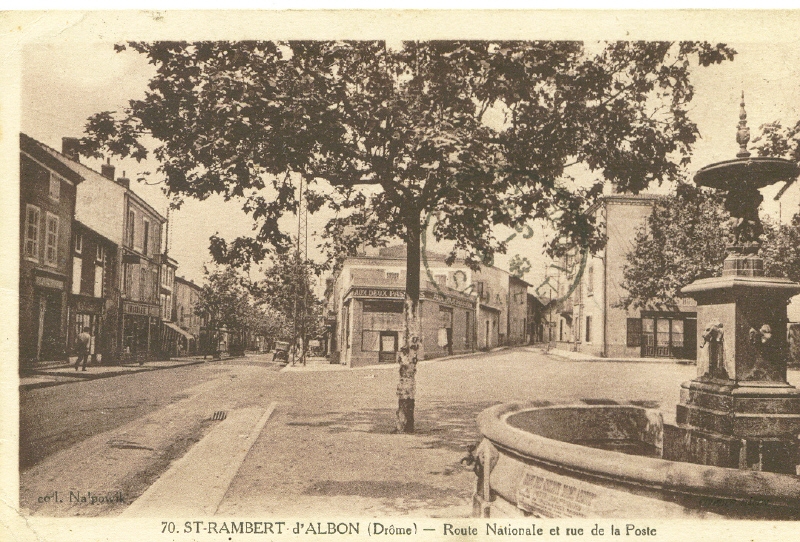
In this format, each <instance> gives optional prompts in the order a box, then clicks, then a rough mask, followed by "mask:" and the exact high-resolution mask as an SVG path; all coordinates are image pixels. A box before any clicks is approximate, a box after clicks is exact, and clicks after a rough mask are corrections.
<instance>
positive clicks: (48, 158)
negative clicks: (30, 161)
mask: <svg viewBox="0 0 800 542" xmlns="http://www.w3.org/2000/svg"><path fill="white" fill-rule="evenodd" d="M19 148H20V150H22V151H23V152H26V153H28V154H29V155H31V156H32V157H33V158H35V159H36V160H38V161H39V162H41V163H42V164H43V165H44V166H45V167H48V168H50V169H52V170H53V171H55V172H56V173H58V174H59V175H61V176H62V177H64V178H65V179H67V180H68V181H72V182H73V183H75V184H78V183H80V182H82V181H83V179H84V176H83V175H80V174H79V173H78V172H77V171H74V170H73V169H71V168H70V167H68V166H67V165H66V164H63V163H62V162H61V161H60V160H58V159H57V158H56V157H54V156H53V155H52V154H50V152H48V151H52V149H50V148H49V147H48V146H47V145H45V144H44V143H41V142H39V141H36V140H35V139H33V138H32V137H31V136H29V135H25V134H23V133H22V132H20V134H19Z"/></svg>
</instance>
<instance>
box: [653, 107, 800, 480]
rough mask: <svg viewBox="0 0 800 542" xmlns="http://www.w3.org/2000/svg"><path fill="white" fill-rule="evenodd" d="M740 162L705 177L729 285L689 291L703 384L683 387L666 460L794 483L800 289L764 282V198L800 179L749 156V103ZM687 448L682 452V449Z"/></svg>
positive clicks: (793, 167) (794, 171)
mask: <svg viewBox="0 0 800 542" xmlns="http://www.w3.org/2000/svg"><path fill="white" fill-rule="evenodd" d="M739 118H740V122H739V130H738V132H737V137H736V140H737V142H738V143H739V145H740V151H739V153H738V154H737V155H736V156H737V158H736V159H735V160H728V161H725V162H719V163H716V164H712V165H709V166H706V167H704V168H702V169H701V170H700V171H698V172H697V174H696V175H695V178H694V180H695V183H696V184H698V185H699V186H708V187H712V188H715V189H718V190H722V191H724V199H725V207H726V209H727V210H728V212H729V213H730V215H731V220H732V222H733V228H732V232H733V239H732V240H731V242H729V244H728V254H727V257H726V258H725V262H724V264H723V272H722V276H721V277H714V278H707V279H701V280H697V281H695V282H693V283H692V284H689V285H688V286H686V287H684V288H683V289H682V292H683V293H685V294H687V295H689V296H691V297H693V298H694V299H695V300H696V301H697V305H698V306H697V323H698V343H697V344H698V345H699V349H698V357H697V377H696V378H695V379H694V380H692V381H690V382H686V383H684V384H683V385H682V389H681V403H680V404H679V405H678V407H677V421H678V428H677V431H678V432H679V433H681V434H680V435H676V436H677V437H678V438H677V439H670V440H671V441H672V442H675V443H676V445H675V446H669V447H665V450H664V455H665V457H666V458H669V459H674V460H679V461H690V462H693V463H701V464H707V465H717V466H723V467H733V468H737V467H738V468H745V469H754V470H765V471H772V472H781V473H791V474H794V473H795V472H796V469H797V465H798V463H800V461H798V449H797V442H798V441H797V436H798V434H800V391H798V390H797V388H795V387H794V386H792V385H791V384H789V383H788V382H787V380H786V365H787V348H788V346H787V343H786V325H787V317H786V305H787V304H788V301H789V298H791V297H792V296H794V295H796V294H797V293H800V285H798V284H797V283H794V282H792V281H790V280H787V279H783V278H774V277H765V276H764V271H763V267H764V266H763V260H762V259H761V258H760V257H759V256H758V255H757V253H758V249H759V245H760V241H759V239H760V236H761V234H762V233H763V227H762V225H761V221H760V219H759V216H758V207H759V205H760V204H761V201H762V200H763V198H762V196H761V194H760V193H759V191H758V190H759V189H760V188H763V187H765V186H769V185H771V184H773V183H776V182H780V181H787V182H790V181H792V180H793V179H795V178H796V177H797V176H798V174H800V171H799V170H798V166H797V164H795V163H794V162H791V161H788V160H783V159H780V158H762V157H750V153H749V152H748V151H747V148H746V147H747V142H748V141H749V139H750V136H749V130H748V128H747V122H746V118H747V115H746V113H745V109H744V96H742V104H741V111H740V114H739ZM678 443H680V444H678Z"/></svg>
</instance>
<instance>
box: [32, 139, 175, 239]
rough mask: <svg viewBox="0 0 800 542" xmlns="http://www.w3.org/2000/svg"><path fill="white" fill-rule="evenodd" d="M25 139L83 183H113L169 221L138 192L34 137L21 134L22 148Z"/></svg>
mask: <svg viewBox="0 0 800 542" xmlns="http://www.w3.org/2000/svg"><path fill="white" fill-rule="evenodd" d="M24 138H27V139H28V140H30V142H32V143H33V144H34V145H36V146H38V147H40V149H41V150H42V151H44V153H43V155H44V156H47V157H48V160H51V161H52V163H58V164H61V165H60V166H59V167H61V168H62V169H64V168H65V169H64V170H65V171H69V172H70V175H74V176H77V177H79V178H80V179H81V181H82V180H84V179H87V178H89V177H95V178H98V179H103V180H105V181H108V182H110V183H113V184H114V185H115V186H118V187H120V188H121V189H123V190H125V192H126V193H127V194H129V195H130V196H132V197H133V199H135V200H136V201H137V203H139V204H140V205H142V206H143V207H145V208H146V209H147V210H148V211H150V212H151V213H153V214H154V215H155V216H156V217H157V218H158V219H159V220H160V221H161V223H165V222H166V221H167V219H166V217H165V216H164V215H162V214H161V213H159V212H158V211H156V210H155V208H154V207H153V206H152V205H150V204H149V203H147V202H146V201H145V200H144V199H142V197H141V196H140V195H139V194H137V193H136V192H134V191H133V190H131V189H130V188H126V187H125V186H122V185H121V184H119V183H118V182H116V181H114V180H113V179H109V178H108V177H106V176H105V175H103V174H102V173H98V172H97V171H95V170H93V169H92V168H90V167H88V166H86V165H84V164H81V163H80V162H77V161H75V160H73V159H72V158H70V157H68V156H65V155H64V154H62V153H60V152H58V151H57V150H55V149H53V148H52V147H49V146H47V145H45V144H44V143H42V142H41V141H36V140H35V139H33V138H32V137H30V136H27V135H25V134H23V133H20V146H22V141H23V139H24ZM58 173H59V174H61V172H58ZM65 177H66V175H65ZM66 178H69V177H66ZM77 182H80V181H77Z"/></svg>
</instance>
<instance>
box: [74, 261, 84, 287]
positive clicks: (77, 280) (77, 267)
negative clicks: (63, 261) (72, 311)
mask: <svg viewBox="0 0 800 542" xmlns="http://www.w3.org/2000/svg"><path fill="white" fill-rule="evenodd" d="M82 274H83V260H82V259H80V258H72V293H73V294H75V295H78V294H80V293H81V276H82Z"/></svg>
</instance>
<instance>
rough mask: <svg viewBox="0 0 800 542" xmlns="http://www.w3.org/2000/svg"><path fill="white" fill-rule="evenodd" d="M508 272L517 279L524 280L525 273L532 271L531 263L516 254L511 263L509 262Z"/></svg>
mask: <svg viewBox="0 0 800 542" xmlns="http://www.w3.org/2000/svg"><path fill="white" fill-rule="evenodd" d="M508 270H509V271H510V272H511V274H512V275H514V276H515V277H517V278H519V279H521V278H524V277H525V273H527V272H528V271H530V270H531V262H530V260H529V259H528V258H525V257H522V258H520V256H519V254H515V255H514V257H513V258H511V261H510V262H508Z"/></svg>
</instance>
